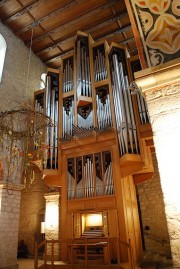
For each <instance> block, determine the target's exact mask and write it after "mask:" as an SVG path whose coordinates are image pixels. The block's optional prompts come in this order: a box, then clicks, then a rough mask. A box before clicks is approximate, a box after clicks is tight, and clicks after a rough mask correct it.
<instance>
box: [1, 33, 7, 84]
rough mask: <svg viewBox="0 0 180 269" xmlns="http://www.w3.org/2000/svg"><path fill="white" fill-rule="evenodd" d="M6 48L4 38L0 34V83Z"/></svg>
mask: <svg viewBox="0 0 180 269" xmlns="http://www.w3.org/2000/svg"><path fill="white" fill-rule="evenodd" d="M6 48H7V45H6V41H5V39H4V37H3V36H2V35H1V34H0V81H1V79H2V72H3V66H4V59H5V54H6Z"/></svg>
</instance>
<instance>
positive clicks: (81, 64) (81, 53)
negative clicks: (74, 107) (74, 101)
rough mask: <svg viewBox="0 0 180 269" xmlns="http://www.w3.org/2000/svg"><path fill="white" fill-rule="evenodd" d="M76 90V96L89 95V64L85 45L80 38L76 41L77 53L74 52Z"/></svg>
mask: <svg viewBox="0 0 180 269" xmlns="http://www.w3.org/2000/svg"><path fill="white" fill-rule="evenodd" d="M76 81H77V85H76V92H77V97H78V98H79V97H80V96H81V95H82V96H89V97H90V96H91V80H90V66H89V56H88V45H87V47H85V46H84V44H82V43H81V40H78V41H77V53H76Z"/></svg>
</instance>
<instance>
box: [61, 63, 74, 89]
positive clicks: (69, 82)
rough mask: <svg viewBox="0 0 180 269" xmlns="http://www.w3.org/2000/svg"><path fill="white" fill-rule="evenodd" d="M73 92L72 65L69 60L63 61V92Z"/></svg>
mask: <svg viewBox="0 0 180 269" xmlns="http://www.w3.org/2000/svg"><path fill="white" fill-rule="evenodd" d="M72 90H73V64H71V61H70V59H68V60H67V61H64V68H63V92H64V93H66V92H69V91H72Z"/></svg>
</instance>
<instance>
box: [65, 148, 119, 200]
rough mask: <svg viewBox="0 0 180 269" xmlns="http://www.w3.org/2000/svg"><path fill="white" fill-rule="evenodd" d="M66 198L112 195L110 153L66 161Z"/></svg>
mask: <svg viewBox="0 0 180 269" xmlns="http://www.w3.org/2000/svg"><path fill="white" fill-rule="evenodd" d="M67 163H68V164H67V166H68V171H67V186H68V187H67V198H68V199H80V198H86V197H94V196H102V195H113V194H114V184H113V173H112V162H111V153H110V152H101V153H100V152H99V153H95V154H91V155H85V156H81V157H78V158H75V159H74V158H70V159H68V160H67Z"/></svg>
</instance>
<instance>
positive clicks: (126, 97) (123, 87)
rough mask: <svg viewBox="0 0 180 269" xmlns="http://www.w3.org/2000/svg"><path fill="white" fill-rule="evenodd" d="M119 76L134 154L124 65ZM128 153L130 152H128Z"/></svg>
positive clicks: (120, 67)
mask: <svg viewBox="0 0 180 269" xmlns="http://www.w3.org/2000/svg"><path fill="white" fill-rule="evenodd" d="M119 75H120V81H121V89H122V93H123V97H124V98H123V99H124V107H125V114H126V126H127V127H126V128H127V130H128V134H129V142H130V146H131V152H133V133H132V122H131V117H130V107H129V102H128V96H127V88H126V85H125V78H124V72H123V66H122V63H121V62H120V63H119ZM127 152H128V151H127Z"/></svg>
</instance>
